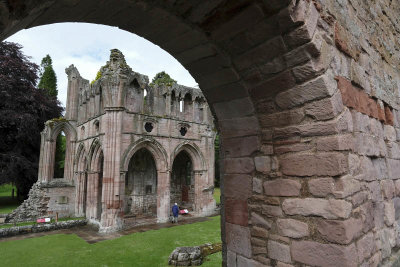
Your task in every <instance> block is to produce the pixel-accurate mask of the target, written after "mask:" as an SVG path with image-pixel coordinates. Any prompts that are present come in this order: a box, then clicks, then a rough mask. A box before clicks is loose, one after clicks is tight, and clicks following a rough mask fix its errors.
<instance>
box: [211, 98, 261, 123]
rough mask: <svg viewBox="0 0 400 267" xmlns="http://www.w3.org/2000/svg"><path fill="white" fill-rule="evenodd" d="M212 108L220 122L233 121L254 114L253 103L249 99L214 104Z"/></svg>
mask: <svg viewBox="0 0 400 267" xmlns="http://www.w3.org/2000/svg"><path fill="white" fill-rule="evenodd" d="M213 107H214V111H215V113H216V115H217V117H218V119H220V120H226V119H234V118H237V117H243V116H248V115H252V114H254V107H253V103H252V101H251V99H250V98H249V97H246V98H240V99H234V100H231V101H226V102H219V103H214V104H213Z"/></svg>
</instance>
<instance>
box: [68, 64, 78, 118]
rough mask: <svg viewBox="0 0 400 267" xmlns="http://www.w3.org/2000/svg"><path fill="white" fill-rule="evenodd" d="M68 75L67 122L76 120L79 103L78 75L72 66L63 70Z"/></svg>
mask: <svg viewBox="0 0 400 267" xmlns="http://www.w3.org/2000/svg"><path fill="white" fill-rule="evenodd" d="M65 72H66V73H67V75H68V89H67V107H66V109H65V118H66V119H67V120H74V121H76V120H77V119H78V102H79V79H80V74H79V71H78V69H77V68H75V66H74V65H71V66H70V67H69V68H67V69H66V70H65Z"/></svg>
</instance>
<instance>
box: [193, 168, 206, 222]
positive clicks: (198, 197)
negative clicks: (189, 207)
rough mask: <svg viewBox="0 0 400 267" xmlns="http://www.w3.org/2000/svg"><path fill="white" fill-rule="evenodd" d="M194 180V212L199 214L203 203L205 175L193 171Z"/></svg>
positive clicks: (202, 172)
mask: <svg viewBox="0 0 400 267" xmlns="http://www.w3.org/2000/svg"><path fill="white" fill-rule="evenodd" d="M193 179H194V196H195V197H194V211H195V213H196V214H200V213H201V203H202V201H203V189H204V188H205V187H206V186H205V182H206V173H205V172H204V171H193Z"/></svg>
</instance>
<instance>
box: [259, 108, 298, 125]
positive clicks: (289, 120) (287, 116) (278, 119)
mask: <svg viewBox="0 0 400 267" xmlns="http://www.w3.org/2000/svg"><path fill="white" fill-rule="evenodd" d="M259 118H260V124H261V126H263V127H274V126H277V127H282V126H287V125H291V124H298V123H300V122H301V121H302V120H303V118H304V110H303V109H302V108H299V109H291V110H288V111H283V112H276V113H272V114H265V115H263V114H260V115H259Z"/></svg>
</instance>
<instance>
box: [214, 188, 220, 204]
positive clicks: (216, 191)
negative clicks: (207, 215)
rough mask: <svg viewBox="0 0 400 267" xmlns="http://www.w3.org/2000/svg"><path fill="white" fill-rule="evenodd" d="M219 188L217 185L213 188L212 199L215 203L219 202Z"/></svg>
mask: <svg viewBox="0 0 400 267" xmlns="http://www.w3.org/2000/svg"><path fill="white" fill-rule="evenodd" d="M220 198H221V189H220V188H219V187H215V188H214V199H215V202H217V204H219V203H221V199H220Z"/></svg>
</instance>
